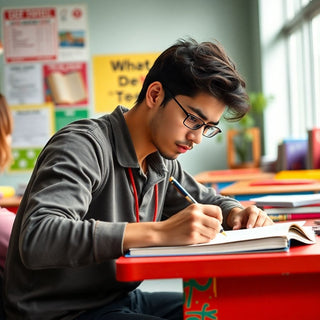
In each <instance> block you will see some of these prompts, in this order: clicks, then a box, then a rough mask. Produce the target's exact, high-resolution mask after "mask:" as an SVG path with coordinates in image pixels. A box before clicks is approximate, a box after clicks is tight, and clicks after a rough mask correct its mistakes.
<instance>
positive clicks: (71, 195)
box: [18, 131, 125, 269]
mask: <svg viewBox="0 0 320 320" xmlns="http://www.w3.org/2000/svg"><path fill="white" fill-rule="evenodd" d="M103 152H108V150H103V151H102V148H101V146H100V145H99V144H98V143H97V139H94V138H93V137H92V136H91V134H90V132H81V131H76V132H74V131H65V132H62V133H60V134H58V135H56V136H54V137H53V138H52V139H51V141H50V142H49V143H48V144H47V146H46V147H45V149H44V150H43V152H42V154H41V155H40V156H39V159H38V162H37V164H36V167H35V170H34V172H33V175H32V177H31V180H30V182H29V185H28V187H27V190H26V193H25V195H24V198H23V201H22V205H21V208H19V211H23V212H21V215H22V222H21V229H20V240H19V247H20V253H21V257H22V260H23V263H24V264H25V265H26V266H28V267H30V268H34V269H41V268H50V267H52V268H57V267H73V266H81V265H87V264H90V263H93V262H97V260H98V259H99V250H100V251H102V249H101V247H102V248H105V251H106V252H107V253H106V254H105V255H104V258H105V259H106V258H107V257H108V258H114V257H117V256H119V255H121V242H122V234H123V230H124V227H125V223H113V224H111V223H107V222H100V226H99V225H98V223H99V222H98V221H97V220H96V219H94V218H93V217H87V213H88V210H89V207H90V204H91V200H92V197H93V196H94V194H95V193H96V192H98V191H99V188H101V184H102V177H104V176H105V173H104V172H102V169H101V168H104V166H103V164H102V162H103V161H104V157H103ZM19 214H20V212H18V215H19ZM102 226H103V227H102ZM39 244H41V245H39Z"/></svg>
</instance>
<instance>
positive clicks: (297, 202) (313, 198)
mask: <svg viewBox="0 0 320 320" xmlns="http://www.w3.org/2000/svg"><path fill="white" fill-rule="evenodd" d="M250 201H254V202H255V204H256V205H257V206H259V207H263V206H274V207H289V208H292V207H301V206H307V205H311V204H318V203H320V193H312V194H289V195H269V196H263V197H256V198H251V199H250Z"/></svg>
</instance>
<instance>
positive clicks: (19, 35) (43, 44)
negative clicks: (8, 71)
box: [3, 7, 58, 63]
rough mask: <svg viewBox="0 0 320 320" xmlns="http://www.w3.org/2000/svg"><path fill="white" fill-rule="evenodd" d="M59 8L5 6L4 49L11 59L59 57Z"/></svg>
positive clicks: (31, 59)
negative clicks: (6, 7) (8, 7)
mask: <svg viewBox="0 0 320 320" xmlns="http://www.w3.org/2000/svg"><path fill="white" fill-rule="evenodd" d="M56 16H57V10H56V8H53V7H39V8H33V7H30V8H11V9H4V10H3V37H4V48H5V50H4V53H5V60H6V62H7V63H12V62H24V61H28V62H31V61H43V60H56V59H57V56H58V34H57V17H56Z"/></svg>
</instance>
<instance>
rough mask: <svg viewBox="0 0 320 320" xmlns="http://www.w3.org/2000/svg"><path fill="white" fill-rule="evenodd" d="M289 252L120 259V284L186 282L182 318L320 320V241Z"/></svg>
mask: <svg viewBox="0 0 320 320" xmlns="http://www.w3.org/2000/svg"><path fill="white" fill-rule="evenodd" d="M317 238H318V239H317V243H316V244H314V245H305V246H300V247H294V248H291V249H290V251H289V252H281V253H280V252H279V253H252V254H237V255H208V256H205V255H204V256H175V257H172V256H171V257H146V258H125V257H121V258H119V259H118V260H117V262H116V268H117V271H116V272H117V279H118V280H119V281H139V280H143V279H164V278H165V279H168V278H182V279H183V290H184V307H183V308H184V309H183V310H184V319H185V320H196V319H202V320H203V319H205V320H210V319H218V320H234V319H237V320H256V319H259V320H270V319H275V320H282V319H292V320H295V319H297V320H298V319H308V320H316V319H317V320H318V319H320V313H319V311H318V304H319V301H320V290H319V287H320V237H317Z"/></svg>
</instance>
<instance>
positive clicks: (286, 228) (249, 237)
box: [127, 221, 316, 257]
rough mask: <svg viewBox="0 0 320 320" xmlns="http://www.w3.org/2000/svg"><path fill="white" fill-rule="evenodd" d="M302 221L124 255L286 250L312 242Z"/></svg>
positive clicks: (237, 231) (150, 248)
mask: <svg viewBox="0 0 320 320" xmlns="http://www.w3.org/2000/svg"><path fill="white" fill-rule="evenodd" d="M303 225H304V221H297V222H294V223H292V222H286V223H276V224H274V225H272V226H266V227H258V228H253V229H241V230H232V231H226V232H225V233H226V236H225V235H223V234H221V233H219V234H218V235H217V237H216V238H215V239H213V240H211V241H210V242H208V243H204V244H196V245H186V246H168V247H145V248H131V249H130V250H129V253H128V255H127V256H130V257H132V256H135V257H136V256H167V255H190V254H226V253H245V252H268V251H286V250H288V249H289V247H290V243H291V242H292V241H297V242H298V243H300V244H313V243H315V241H316V239H315V233H314V231H313V230H312V227H306V226H303Z"/></svg>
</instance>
